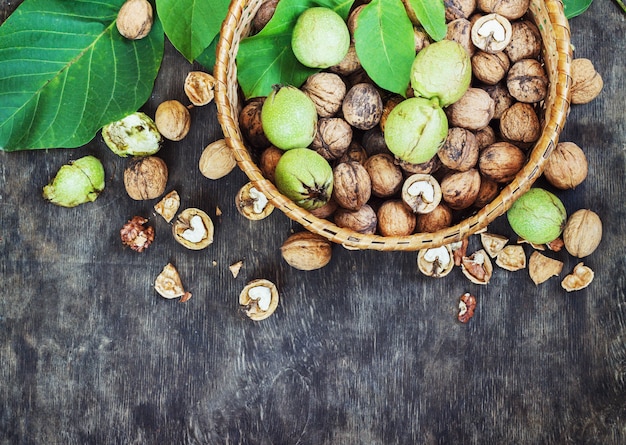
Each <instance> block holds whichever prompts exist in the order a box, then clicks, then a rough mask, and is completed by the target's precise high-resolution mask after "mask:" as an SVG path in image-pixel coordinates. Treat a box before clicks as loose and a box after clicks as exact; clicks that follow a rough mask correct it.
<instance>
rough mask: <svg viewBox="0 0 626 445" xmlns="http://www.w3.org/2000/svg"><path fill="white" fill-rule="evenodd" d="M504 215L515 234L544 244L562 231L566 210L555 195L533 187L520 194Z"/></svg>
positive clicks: (535, 242) (555, 237)
mask: <svg viewBox="0 0 626 445" xmlns="http://www.w3.org/2000/svg"><path fill="white" fill-rule="evenodd" d="M506 216H507V219H508V220H509V224H510V225H511V228H512V229H513V231H515V233H517V235H519V236H520V237H522V238H523V239H525V240H526V241H528V242H530V243H534V244H546V243H549V242H551V241H554V240H555V239H557V238H558V237H559V235H561V232H563V228H564V227H565V221H566V219H567V212H566V211H565V206H563V203H562V202H561V200H560V199H559V198H558V197H557V196H556V195H554V194H553V193H550V192H549V191H547V190H544V189H542V188H538V187H535V188H531V189H530V190H528V191H527V192H526V193H524V194H523V195H522V196H520V197H519V198H518V199H517V201H515V202H514V203H513V205H512V206H511V208H510V209H509V210H508V211H507V214H506Z"/></svg>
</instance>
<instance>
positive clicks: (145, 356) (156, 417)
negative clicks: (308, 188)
mask: <svg viewBox="0 0 626 445" xmlns="http://www.w3.org/2000/svg"><path fill="white" fill-rule="evenodd" d="M18 3H19V2H15V1H13V2H11V1H6V0H2V1H0V5H1V12H2V14H0V18H5V17H6V16H7V15H8V14H9V13H10V12H11V11H12V10H13V9H14V8H15V7H16V5H17V4H18ZM625 19H626V16H625V15H624V14H623V13H622V12H621V11H620V10H619V9H618V7H617V6H616V4H615V3H614V2H613V1H609V0H597V1H596V2H594V4H593V5H592V6H591V8H590V9H589V10H588V11H587V12H586V13H585V14H584V15H582V16H580V17H578V18H575V19H573V20H572V21H571V22H570V25H571V28H572V34H573V36H572V43H573V44H574V46H575V55H576V57H587V58H590V59H591V60H592V61H593V62H594V64H595V66H596V68H597V70H598V71H599V72H600V73H601V74H602V76H603V77H604V80H605V87H604V90H603V92H602V94H601V96H600V97H599V98H598V99H596V100H595V101H593V102H592V103H590V104H588V105H579V106H574V107H572V109H571V113H570V115H569V119H568V123H567V125H566V128H565V131H564V132H563V134H562V137H561V140H562V141H567V140H569V141H574V142H576V143H578V144H579V145H580V146H581V147H583V149H584V150H585V152H586V154H587V157H588V160H589V176H588V178H587V179H586V181H585V182H584V183H583V184H582V185H581V186H579V187H578V188H577V189H576V190H575V191H568V192H559V196H560V197H561V198H562V199H563V201H564V202H565V205H566V207H567V209H568V211H569V212H570V213H571V212H573V211H575V210H577V209H579V208H590V209H592V210H594V211H596V212H597V213H598V214H599V215H600V216H601V218H602V220H603V222H604V237H603V241H602V244H601V245H600V248H599V250H597V251H596V252H595V253H594V254H593V255H591V256H590V257H588V258H586V259H585V260H584V261H585V263H586V264H588V265H589V266H590V267H591V268H592V269H593V270H594V271H595V273H596V278H595V281H594V282H593V283H592V285H591V286H590V287H589V288H587V289H585V290H582V291H579V292H575V293H571V294H568V293H566V292H565V291H564V290H563V289H562V288H561V286H560V279H561V278H562V277H563V276H564V275H565V273H569V272H570V271H571V270H572V268H573V266H574V265H575V264H576V262H577V261H576V260H575V259H574V258H572V257H569V256H568V255H567V254H566V253H564V252H560V253H558V254H555V255H554V256H555V257H557V258H559V259H561V260H563V261H564V263H565V264H564V273H563V274H562V275H561V277H560V278H556V277H555V278H552V279H550V280H549V281H548V282H546V283H544V284H542V285H540V286H535V285H534V284H533V283H532V282H531V280H530V278H529V276H528V272H527V271H518V272H506V271H504V270H502V269H499V268H497V267H496V270H495V272H494V275H493V278H492V280H491V282H490V283H489V285H487V286H478V285H473V284H471V283H469V281H467V280H466V279H465V278H464V277H463V276H462V274H461V272H460V270H458V269H455V270H454V271H453V272H452V273H451V274H450V275H449V276H448V277H446V278H444V279H440V280H437V279H430V278H426V277H424V276H423V275H421V274H420V273H419V272H418V271H417V269H416V254H415V253H414V252H404V253H389V252H370V251H366V252H361V251H358V252H357V251H348V250H346V249H344V248H342V247H340V246H335V248H334V253H333V259H332V261H331V262H330V264H329V265H327V266H326V267H324V268H323V269H321V270H317V271H312V272H302V271H298V270H295V269H293V268H291V267H289V266H288V265H287V264H286V263H285V262H284V261H283V260H282V258H281V256H280V252H279V246H280V245H281V243H282V242H283V240H284V239H285V238H286V237H287V236H288V235H289V234H290V233H291V232H292V231H293V230H298V229H299V227H298V226H297V224H295V223H293V222H291V221H290V220H289V219H288V218H286V217H285V216H284V215H283V214H281V213H279V212H277V211H276V212H274V213H273V214H272V215H271V216H270V217H269V218H267V219H265V220H263V221H258V222H251V221H248V220H247V219H245V218H243V217H242V216H240V215H239V213H238V212H237V210H236V208H235V205H234V196H235V193H236V191H237V190H238V189H239V188H240V187H241V186H242V185H243V184H244V183H246V182H247V178H246V177H245V175H244V174H243V173H242V172H241V171H239V170H235V171H233V172H232V173H231V174H229V175H228V176H227V177H226V178H223V179H220V180H218V181H211V180H208V179H206V178H204V177H203V176H202V175H201V174H200V173H199V171H198V168H197V162H198V159H199V156H200V153H201V152H202V149H203V148H204V146H205V145H207V144H208V143H210V142H212V141H214V140H216V139H218V138H220V137H221V129H220V127H219V125H218V122H217V119H216V109H215V105H214V104H211V105H209V106H206V107H203V108H197V109H194V110H193V112H192V117H193V127H192V132H191V133H190V134H189V136H188V137H187V138H186V139H184V141H182V142H179V143H167V144H166V145H165V147H164V148H163V149H162V151H161V152H160V156H162V157H163V158H164V159H165V160H166V162H167V163H168V165H169V168H170V180H169V183H168V190H171V189H176V190H178V192H179V193H180V195H181V198H182V205H183V206H184V207H192V206H193V207H199V208H201V209H204V210H205V211H207V213H208V214H209V215H210V216H212V217H213V219H214V221H215V225H216V233H215V242H214V244H213V245H212V246H210V247H209V248H207V249H205V250H202V251H197V252H194V251H190V250H186V249H185V248H183V247H182V246H180V245H178V244H177V243H176V242H175V241H174V240H173V238H172V236H171V235H170V227H169V225H168V224H167V223H165V221H164V220H162V219H160V217H157V216H156V215H155V214H154V212H153V210H152V206H153V204H154V203H155V201H154V200H153V201H144V202H137V201H133V200H131V199H130V198H129V197H128V196H127V195H126V193H125V191H124V187H123V183H122V171H123V169H124V167H125V164H126V162H127V161H126V160H124V159H122V158H119V157H117V156H116V155H114V154H113V153H112V152H110V151H109V150H108V149H107V147H106V146H105V144H104V143H103V141H102V138H101V136H100V135H98V136H96V137H95V139H94V140H93V141H92V142H91V143H89V144H87V145H86V146H84V147H81V148H79V149H74V150H70V149H61V150H49V151H33V152H28V151H24V152H15V153H4V152H0V289H1V291H2V296H1V297H0V381H1V382H2V384H1V385H0V443H1V444H2V445H8V444H157V443H159V444H163V443H167V444H182V443H184V444H259V445H266V444H267V445H269V444H274V445H277V444H291V445H293V444H297V443H299V444H312V445H319V444H331V443H332V444H353V445H358V444H363V445H365V444H367V445H382V444H385V445H386V444H603V445H611V444H615V445H617V444H623V443H626V277H625V275H624V272H625V265H626V254H625V252H626V243H625V240H626V229H625V228H626V225H625V224H624V221H625V220H626V211H625V209H626V207H625V206H624V196H625V195H626V185H625V181H624V173H625V169H626V159H625V153H626V151H625V150H626V131H625V128H624V104H625V103H626V93H625V91H626V85H625V84H624V81H625V78H626V77H625V76H624V62H623V56H622V53H623V49H624V31H625V30H626V25H625ZM191 68H193V66H192V65H190V64H189V63H187V62H185V61H184V60H183V59H182V58H181V56H180V55H178V53H176V52H175V51H174V50H173V49H172V47H170V46H167V49H166V55H165V59H164V61H163V67H162V70H161V73H160V75H159V78H158V80H157V84H156V88H155V90H154V94H153V95H152V97H151V98H150V100H149V101H148V103H147V104H146V106H145V108H144V109H145V111H147V112H148V113H149V114H150V113H153V112H154V110H155V108H156V106H157V105H158V104H159V103H160V102H161V101H163V100H165V99H171V98H178V99H181V100H182V99H185V98H184V95H183V91H182V80H183V79H184V76H185V75H186V73H187V72H188V71H189V70H190V69H191ZM86 154H94V155H96V156H98V157H99V158H100V159H102V161H103V163H104V166H105V169H106V172H107V175H106V177H107V179H106V181H107V183H106V190H105V191H104V193H103V194H102V195H101V196H100V197H99V198H98V200H97V201H96V202H95V203H90V204H86V205H83V206H80V207H77V208H75V209H65V208H61V207H56V206H54V205H51V204H48V203H46V202H44V200H43V198H42V197H41V188H42V187H43V186H44V185H45V184H46V183H47V182H48V181H49V180H50V178H51V177H52V176H53V175H54V173H55V172H56V171H57V169H58V168H59V167H60V166H61V165H62V164H64V163H66V162H68V161H69V160H72V159H76V158H78V157H81V156H83V155H86ZM218 207H219V208H220V209H221V211H222V214H221V215H220V216H216V208H218ZM134 215H143V216H147V217H150V219H151V222H152V223H153V224H154V226H155V229H156V240H155V242H154V244H153V245H152V246H151V247H150V248H149V249H148V250H147V251H145V252H144V253H141V254H138V253H136V252H133V251H131V250H129V249H127V248H124V247H123V246H122V244H121V243H120V240H119V234H118V233H119V229H120V227H121V226H122V225H123V224H124V223H125V222H126V220H127V219H129V218H130V217H132V216H134ZM490 230H491V231H494V232H500V233H504V234H510V229H509V228H508V225H507V223H506V221H505V220H504V219H503V218H500V219H498V220H497V221H496V222H494V223H493V225H492V227H490ZM472 246H474V247H477V246H478V241H477V238H472ZM239 260H243V261H244V266H243V268H242V270H241V272H240V274H239V276H238V277H236V278H234V277H233V276H232V275H231V272H230V271H229V269H228V266H229V265H230V264H232V263H234V262H236V261H239ZM168 262H172V263H173V264H174V265H175V266H176V267H177V268H178V270H179V272H180V274H181V276H182V280H183V282H184V284H185V285H186V287H187V288H188V290H190V291H191V292H192V293H193V297H192V299H191V300H189V301H188V302H186V303H179V302H177V301H171V300H165V299H163V298H161V297H160V296H158V295H157V293H156V292H155V290H154V288H153V283H154V279H155V277H156V276H157V275H158V273H159V272H160V271H161V269H162V268H163V266H164V265H165V264H166V263H168ZM254 278H267V279H269V280H272V281H274V282H275V283H276V285H277V286H278V288H279V290H280V295H281V302H280V305H279V307H278V309H277V311H276V313H274V315H272V316H271V317H270V318H268V319H267V320H265V321H262V322H253V321H251V320H249V319H248V318H246V317H245V315H243V314H242V312H241V311H240V309H239V306H238V295H239V292H240V290H241V289H242V288H243V286H244V285H245V284H246V282H247V281H249V280H251V279H254ZM466 291H470V292H472V293H474V294H475V295H476V296H477V298H478V308H477V311H476V315H475V316H474V318H473V319H472V320H471V321H470V322H469V323H468V324H466V325H464V324H461V323H458V322H457V321H456V313H457V304H458V299H459V296H460V295H461V294H463V293H464V292H466Z"/></svg>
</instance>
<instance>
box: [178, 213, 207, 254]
mask: <svg viewBox="0 0 626 445" xmlns="http://www.w3.org/2000/svg"><path fill="white" fill-rule="evenodd" d="M213 231H214V228H213V221H212V220H211V218H210V217H209V215H207V214H206V213H205V212H203V211H202V210H200V209H196V208H193V207H192V208H188V209H185V210H183V211H182V212H181V213H180V214H179V215H178V217H177V218H176V221H174V224H173V225H172V233H173V235H174V239H175V240H176V241H177V242H178V243H179V244H181V245H183V246H185V247H186V248H187V249H191V250H200V249H204V248H205V247H207V246H208V245H210V244H211V243H213Z"/></svg>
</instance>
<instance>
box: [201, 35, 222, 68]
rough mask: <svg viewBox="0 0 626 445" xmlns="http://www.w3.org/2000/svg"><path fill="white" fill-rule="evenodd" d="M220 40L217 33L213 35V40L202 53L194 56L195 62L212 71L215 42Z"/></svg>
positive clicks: (215, 48) (215, 49) (214, 58)
mask: <svg viewBox="0 0 626 445" xmlns="http://www.w3.org/2000/svg"><path fill="white" fill-rule="evenodd" d="M219 40H220V35H219V33H218V34H216V35H215V37H214V38H213V41H212V42H211V44H210V45H209V46H207V47H206V49H205V50H204V51H202V54H200V55H199V56H198V57H196V62H198V63H199V64H200V65H202V66H203V67H205V68H206V69H207V70H209V71H212V70H213V68H215V60H216V58H217V57H216V51H217V42H219Z"/></svg>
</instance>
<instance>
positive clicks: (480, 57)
mask: <svg viewBox="0 0 626 445" xmlns="http://www.w3.org/2000/svg"><path fill="white" fill-rule="evenodd" d="M510 67H511V63H510V62H509V58H508V56H507V55H506V54H505V53H504V52H502V51H500V52H497V53H488V52H486V51H477V52H476V53H474V55H473V56H472V73H473V74H474V76H475V77H476V78H477V79H478V80H480V81H481V82H484V83H486V84H487V85H495V84H497V83H498V82H500V81H501V80H502V79H504V77H505V76H506V74H507V73H508V71H509V68H510Z"/></svg>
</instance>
